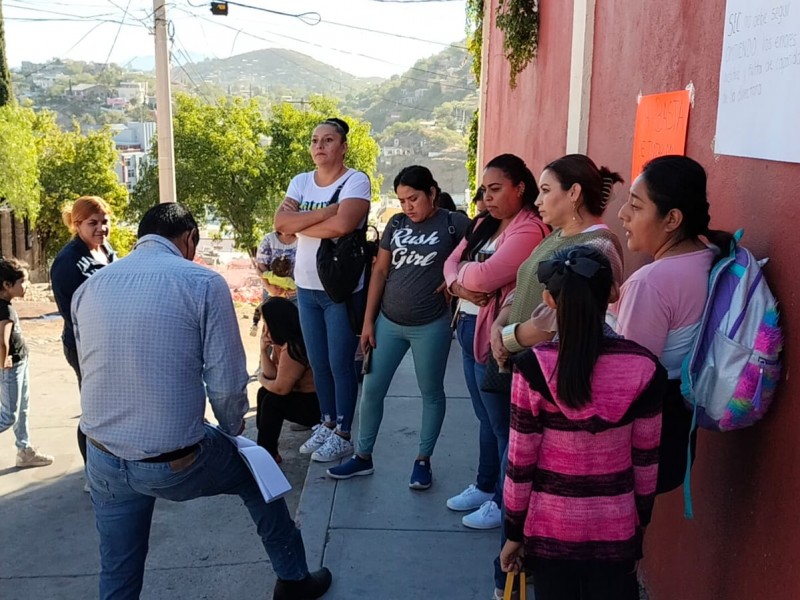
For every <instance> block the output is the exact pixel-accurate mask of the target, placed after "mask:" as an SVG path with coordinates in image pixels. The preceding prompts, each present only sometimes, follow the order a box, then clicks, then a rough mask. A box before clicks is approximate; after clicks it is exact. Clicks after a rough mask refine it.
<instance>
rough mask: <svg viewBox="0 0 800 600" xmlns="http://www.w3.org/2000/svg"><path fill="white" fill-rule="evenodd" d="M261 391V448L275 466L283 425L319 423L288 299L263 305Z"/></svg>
mask: <svg viewBox="0 0 800 600" xmlns="http://www.w3.org/2000/svg"><path fill="white" fill-rule="evenodd" d="M261 316H262V317H263V319H264V329H263V333H262V334H261V373H260V374H259V376H258V382H259V383H260V384H261V387H260V388H259V390H258V396H257V400H256V402H257V406H258V409H257V413H256V415H257V416H256V425H257V427H258V440H257V441H258V445H259V446H262V447H263V448H265V449H266V450H267V452H269V453H270V454H271V455H272V456H273V458H274V459H275V462H278V463H279V462H281V455H280V454H278V438H279V437H280V435H281V427H282V426H283V421H284V420H286V421H290V422H292V423H298V424H300V425H305V426H306V427H311V426H312V425H316V424H317V423H319V420H320V414H319V400H318V399H317V392H316V391H315V389H314V376H313V374H312V373H311V366H310V365H309V363H308V355H307V354H306V345H305V342H303V334H302V332H301V331H300V317H299V315H298V312H297V307H296V306H295V305H294V303H293V302H291V301H290V300H287V299H286V298H270V299H268V300H267V301H266V302H264V303H263V304H262V305H261Z"/></svg>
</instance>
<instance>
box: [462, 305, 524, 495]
mask: <svg viewBox="0 0 800 600" xmlns="http://www.w3.org/2000/svg"><path fill="white" fill-rule="evenodd" d="M475 321H476V317H475V315H466V314H463V313H462V314H461V315H460V316H459V319H458V327H457V329H456V335H457V336H458V343H459V344H461V353H462V357H463V361H464V378H465V379H466V382H467V389H468V390H469V395H470V398H472V408H473V410H474V411H475V416H476V417H478V421H479V422H480V426H479V429H478V432H479V433H478V452H479V458H478V477H477V481H476V485H477V486H478V489H480V490H481V491H484V492H494V501H495V502H496V503H497V506H502V505H503V481H504V479H505V477H504V473H503V472H502V471H501V462H502V460H503V455H504V454H505V453H506V451H507V448H508V432H509V428H510V426H511V421H510V419H511V398H509V396H507V395H505V394H493V393H490V392H484V391H481V382H482V381H483V375H484V373H485V372H486V365H482V364H480V363H479V362H477V361H476V360H475V353H474V351H473V340H474V338H475Z"/></svg>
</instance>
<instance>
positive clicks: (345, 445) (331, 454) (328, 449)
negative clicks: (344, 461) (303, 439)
mask: <svg viewBox="0 0 800 600" xmlns="http://www.w3.org/2000/svg"><path fill="white" fill-rule="evenodd" d="M326 429H327V427H326ZM354 452H355V450H354V448H353V442H351V441H350V440H346V439H344V438H343V437H342V436H340V435H336V434H333V435H331V436H328V439H327V440H326V441H325V443H324V444H322V447H321V448H320V449H319V450H317V451H316V452H314V454H312V455H311V460H313V461H316V462H323V463H324V462H332V461H334V460H338V459H340V458H344V457H345V456H351V455H352V454H353V453H354Z"/></svg>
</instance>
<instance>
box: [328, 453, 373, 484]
mask: <svg viewBox="0 0 800 600" xmlns="http://www.w3.org/2000/svg"><path fill="white" fill-rule="evenodd" d="M374 472H375V469H374V468H373V467H372V459H371V458H361V457H360V456H359V455H358V454H354V455H353V458H351V459H350V460H348V461H347V462H346V463H342V464H341V465H338V466H336V467H331V468H330V469H328V477H332V478H333V479H350V478H351V477H356V476H357V475H372V474H373V473H374Z"/></svg>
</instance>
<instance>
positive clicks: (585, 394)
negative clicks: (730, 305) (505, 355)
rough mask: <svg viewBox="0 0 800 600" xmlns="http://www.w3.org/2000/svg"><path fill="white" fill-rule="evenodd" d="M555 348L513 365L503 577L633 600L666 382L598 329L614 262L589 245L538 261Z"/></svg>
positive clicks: (552, 593) (577, 594)
mask: <svg viewBox="0 0 800 600" xmlns="http://www.w3.org/2000/svg"><path fill="white" fill-rule="evenodd" d="M537 277H538V280H539V281H540V282H541V283H543V284H544V285H545V291H544V292H543V294H542V295H543V298H544V301H545V303H546V304H547V305H548V306H549V307H551V308H552V309H555V311H556V318H557V322H558V341H554V342H545V343H542V344H539V345H537V346H535V347H534V348H533V349H532V350H531V351H526V352H523V353H520V354H519V355H517V356H516V357H515V358H514V362H515V365H516V372H515V375H514V383H513V389H512V395H511V401H512V406H511V438H510V441H509V447H508V470H507V474H506V480H505V509H506V511H505V533H506V536H507V538H508V540H507V541H506V543H505V545H504V546H503V551H502V552H501V554H500V563H501V567H502V569H503V570H504V571H506V572H508V571H512V570H514V571H516V570H519V569H520V568H522V566H523V563H524V566H525V568H526V569H527V570H529V571H531V572H532V573H533V583H534V587H535V589H536V600H588V599H590V598H591V599H592V600H637V599H638V598H639V591H638V585H637V582H636V568H635V563H636V561H637V560H638V559H640V558H641V557H642V537H643V532H644V527H645V526H646V525H647V524H648V523H649V521H650V514H651V512H652V509H653V499H654V497H655V490H656V479H657V469H658V444H659V435H660V432H661V406H662V401H663V397H664V392H665V388H666V373H665V372H664V369H663V367H662V366H661V365H660V364H659V362H658V359H657V358H656V357H655V356H653V354H651V353H650V352H648V351H647V349H645V348H643V347H642V346H640V345H639V344H637V343H635V342H631V341H629V340H625V339H622V338H621V337H620V336H618V335H616V334H615V333H614V332H613V331H612V330H611V329H610V328H609V327H607V326H606V325H605V324H604V323H603V319H604V317H605V312H606V308H607V307H608V298H609V294H610V293H611V288H612V284H613V275H612V270H611V264H610V262H609V260H608V258H606V256H605V255H604V254H603V253H602V252H599V251H598V250H597V249H595V248H592V247H591V246H571V247H566V248H562V249H560V250H558V251H556V253H555V255H554V256H553V257H552V258H551V259H549V260H545V261H542V262H540V263H539V266H538V273H537Z"/></svg>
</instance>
